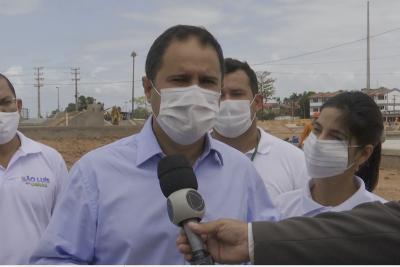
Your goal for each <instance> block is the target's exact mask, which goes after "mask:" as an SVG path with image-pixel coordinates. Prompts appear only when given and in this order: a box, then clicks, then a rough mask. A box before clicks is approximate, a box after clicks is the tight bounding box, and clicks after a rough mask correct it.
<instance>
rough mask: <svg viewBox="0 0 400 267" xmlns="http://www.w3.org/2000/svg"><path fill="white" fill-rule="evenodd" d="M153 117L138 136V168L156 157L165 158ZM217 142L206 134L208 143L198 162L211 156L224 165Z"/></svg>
mask: <svg viewBox="0 0 400 267" xmlns="http://www.w3.org/2000/svg"><path fill="white" fill-rule="evenodd" d="M152 123H153V117H152V116H151V117H150V118H149V119H148V120H147V121H146V123H145V124H144V126H143V128H142V130H141V131H140V133H139V134H138V135H137V140H138V142H137V147H138V148H137V158H136V166H139V165H141V164H142V163H144V162H146V161H147V160H149V159H151V158H152V157H154V156H159V157H164V156H165V154H164V152H163V151H162V150H161V147H160V145H159V144H158V141H157V138H156V136H155V135H154V132H153V126H152ZM216 142H217V141H216V140H214V139H213V138H211V136H210V134H209V133H207V134H206V142H205V146H204V151H203V153H201V155H200V157H199V159H198V161H202V160H203V159H205V158H206V157H208V156H211V157H212V158H213V159H214V160H215V162H216V163H217V164H219V165H223V159H222V155H221V153H220V151H219V150H218V145H217V143H216Z"/></svg>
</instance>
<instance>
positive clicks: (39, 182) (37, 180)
mask: <svg viewBox="0 0 400 267" xmlns="http://www.w3.org/2000/svg"><path fill="white" fill-rule="evenodd" d="M21 179H22V181H23V182H24V183H25V184H27V185H30V186H33V187H47V185H48V184H50V179H49V178H47V177H34V176H29V175H27V176H22V177H21Z"/></svg>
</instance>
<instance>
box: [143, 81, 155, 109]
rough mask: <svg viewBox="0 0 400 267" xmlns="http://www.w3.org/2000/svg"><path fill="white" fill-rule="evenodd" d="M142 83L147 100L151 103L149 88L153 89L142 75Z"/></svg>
mask: <svg viewBox="0 0 400 267" xmlns="http://www.w3.org/2000/svg"><path fill="white" fill-rule="evenodd" d="M142 85H143V89H144V94H145V96H146V99H147V102H149V103H151V90H152V89H153V86H152V83H151V81H150V80H149V79H148V78H147V77H146V76H143V77H142Z"/></svg>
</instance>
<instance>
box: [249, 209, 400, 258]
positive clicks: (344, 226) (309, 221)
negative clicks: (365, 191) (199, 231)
mask: <svg viewBox="0 0 400 267" xmlns="http://www.w3.org/2000/svg"><path fill="white" fill-rule="evenodd" d="M253 235H254V242H255V247H254V254H255V255H254V256H255V259H254V260H255V264H400V202H388V203H386V204H382V203H379V202H373V203H365V204H362V205H360V206H358V207H356V208H354V209H353V210H351V211H346V212H328V213H324V214H320V215H318V216H316V217H314V218H309V217H296V218H291V219H287V220H284V221H281V222H278V223H271V222H254V223H253Z"/></svg>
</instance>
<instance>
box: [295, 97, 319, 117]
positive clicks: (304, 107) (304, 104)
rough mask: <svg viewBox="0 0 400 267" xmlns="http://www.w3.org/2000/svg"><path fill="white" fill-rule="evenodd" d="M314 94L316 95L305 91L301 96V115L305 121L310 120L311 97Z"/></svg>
mask: <svg viewBox="0 0 400 267" xmlns="http://www.w3.org/2000/svg"><path fill="white" fill-rule="evenodd" d="M313 94H315V92H311V91H310V92H307V91H304V92H303V94H302V95H299V96H300V98H299V105H300V113H301V116H302V118H303V119H309V118H310V97H311V96H312V95H313Z"/></svg>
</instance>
